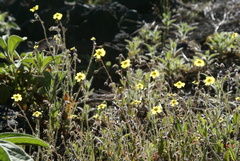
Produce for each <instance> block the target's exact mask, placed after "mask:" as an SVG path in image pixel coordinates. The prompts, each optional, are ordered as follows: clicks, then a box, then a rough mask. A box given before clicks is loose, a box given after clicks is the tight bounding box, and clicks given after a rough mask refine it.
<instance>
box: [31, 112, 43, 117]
mask: <svg viewBox="0 0 240 161" xmlns="http://www.w3.org/2000/svg"><path fill="white" fill-rule="evenodd" d="M40 115H42V112H39V111H35V112H34V113H33V114H32V116H35V117H39V116H40Z"/></svg>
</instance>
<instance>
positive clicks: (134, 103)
mask: <svg viewBox="0 0 240 161" xmlns="http://www.w3.org/2000/svg"><path fill="white" fill-rule="evenodd" d="M140 103H141V101H138V100H134V101H132V102H131V105H133V106H134V105H135V106H136V105H138V104H140Z"/></svg>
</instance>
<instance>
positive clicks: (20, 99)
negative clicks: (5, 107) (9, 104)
mask: <svg viewBox="0 0 240 161" xmlns="http://www.w3.org/2000/svg"><path fill="white" fill-rule="evenodd" d="M11 99H14V101H15V102H18V101H22V96H21V95H20V94H14V95H13V96H12V97H11Z"/></svg>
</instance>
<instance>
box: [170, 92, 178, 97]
mask: <svg viewBox="0 0 240 161" xmlns="http://www.w3.org/2000/svg"><path fill="white" fill-rule="evenodd" d="M168 96H170V97H173V96H176V93H169V94H168Z"/></svg>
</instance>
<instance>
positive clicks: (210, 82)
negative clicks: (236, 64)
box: [203, 76, 215, 86]
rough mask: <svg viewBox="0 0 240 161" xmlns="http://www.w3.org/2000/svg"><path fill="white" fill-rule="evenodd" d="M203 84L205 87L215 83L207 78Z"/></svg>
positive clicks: (210, 78)
mask: <svg viewBox="0 0 240 161" xmlns="http://www.w3.org/2000/svg"><path fill="white" fill-rule="evenodd" d="M203 82H204V83H205V85H206V86H209V85H211V84H213V83H214V82H215V78H214V77H209V76H208V77H206V79H205V80H204V81H203Z"/></svg>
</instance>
